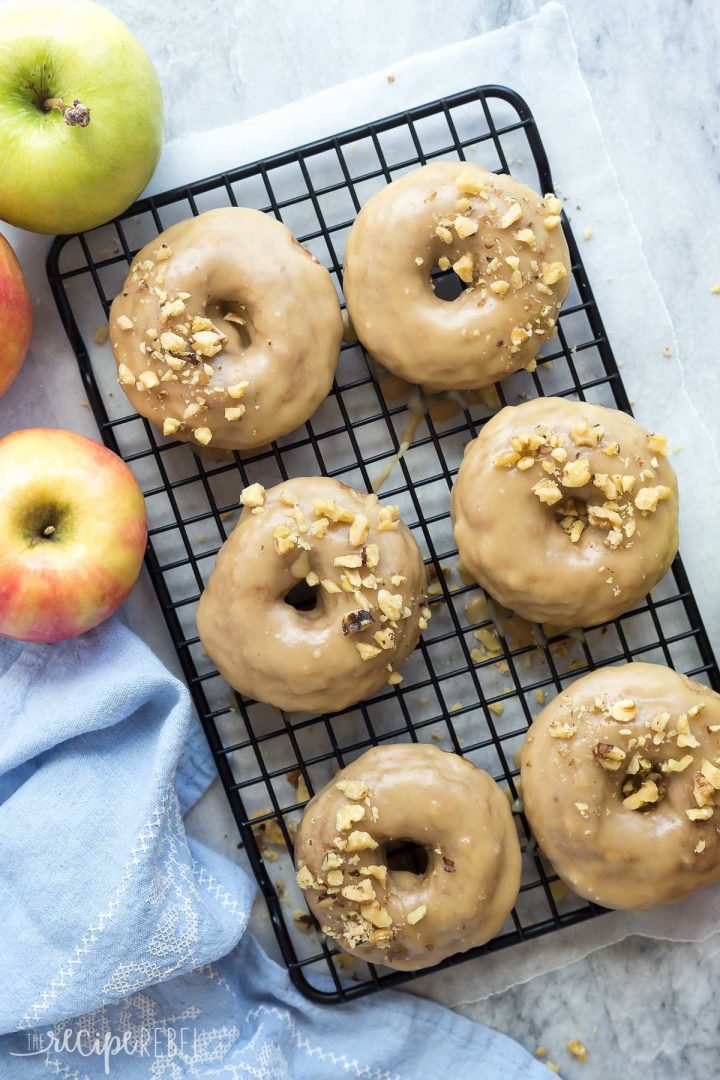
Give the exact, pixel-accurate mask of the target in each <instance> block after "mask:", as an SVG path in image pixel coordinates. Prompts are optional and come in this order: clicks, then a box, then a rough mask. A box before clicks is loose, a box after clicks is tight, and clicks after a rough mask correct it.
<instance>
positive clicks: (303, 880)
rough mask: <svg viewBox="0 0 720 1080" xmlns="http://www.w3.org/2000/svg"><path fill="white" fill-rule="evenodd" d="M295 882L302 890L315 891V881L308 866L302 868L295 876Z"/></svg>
mask: <svg viewBox="0 0 720 1080" xmlns="http://www.w3.org/2000/svg"><path fill="white" fill-rule="evenodd" d="M295 880H296V881H297V883H298V885H299V886H300V888H301V889H314V888H315V879H314V877H313V876H312V874H311V873H310V871H309V870H308V868H307V866H301V867H300V869H299V870H298V872H297V874H296V875H295Z"/></svg>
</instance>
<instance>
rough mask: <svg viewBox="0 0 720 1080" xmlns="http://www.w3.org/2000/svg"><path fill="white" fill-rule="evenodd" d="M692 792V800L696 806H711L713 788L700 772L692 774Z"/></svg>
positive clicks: (713, 794)
mask: <svg viewBox="0 0 720 1080" xmlns="http://www.w3.org/2000/svg"><path fill="white" fill-rule="evenodd" d="M692 790H693V798H694V799H695V802H696V803H697V805H698V806H703V807H705V806H710V805H712V801H713V798H714V797H715V788H714V787H713V785H712V784H711V783H710V781H709V780H708V778H707V777H706V776H704V775H703V774H702V773H701V772H696V773H694V775H693V789H692Z"/></svg>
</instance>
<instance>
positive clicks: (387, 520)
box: [368, 505, 400, 565]
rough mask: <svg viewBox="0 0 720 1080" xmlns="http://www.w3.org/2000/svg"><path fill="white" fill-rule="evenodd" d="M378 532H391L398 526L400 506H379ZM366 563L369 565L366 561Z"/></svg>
mask: <svg viewBox="0 0 720 1080" xmlns="http://www.w3.org/2000/svg"><path fill="white" fill-rule="evenodd" d="M378 521H379V524H378V532H391V531H393V530H394V529H397V528H399V526H400V507H399V506H393V505H390V506H381V507H380V513H379V514H378ZM368 565H370V564H369V563H368Z"/></svg>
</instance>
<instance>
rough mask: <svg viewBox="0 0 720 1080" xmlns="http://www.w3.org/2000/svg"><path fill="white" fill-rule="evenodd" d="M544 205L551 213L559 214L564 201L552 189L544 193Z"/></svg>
mask: <svg viewBox="0 0 720 1080" xmlns="http://www.w3.org/2000/svg"><path fill="white" fill-rule="evenodd" d="M543 206H544V207H545V209H546V210H547V212H548V213H549V214H559V213H560V211H561V210H562V203H561V202H560V200H559V199H558V197H557V195H554V194H553V192H552V191H549V192H548V193H547V194H546V195H543Z"/></svg>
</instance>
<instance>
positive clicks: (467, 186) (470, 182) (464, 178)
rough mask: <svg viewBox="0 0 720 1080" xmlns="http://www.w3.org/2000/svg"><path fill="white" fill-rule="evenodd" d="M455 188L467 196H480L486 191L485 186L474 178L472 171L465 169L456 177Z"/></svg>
mask: <svg viewBox="0 0 720 1080" xmlns="http://www.w3.org/2000/svg"><path fill="white" fill-rule="evenodd" d="M455 187H456V188H457V189H458V191H462V192H463V193H464V194H465V195H480V194H481V193H482V192H483V191H484V190H485V184H484V182H483V181H482V180H478V179H477V178H476V177H475V176H473V174H472V171H471V170H470V169H464V170H463V171H462V172H461V173H459V174H458V175H457V176H456V177H455Z"/></svg>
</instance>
